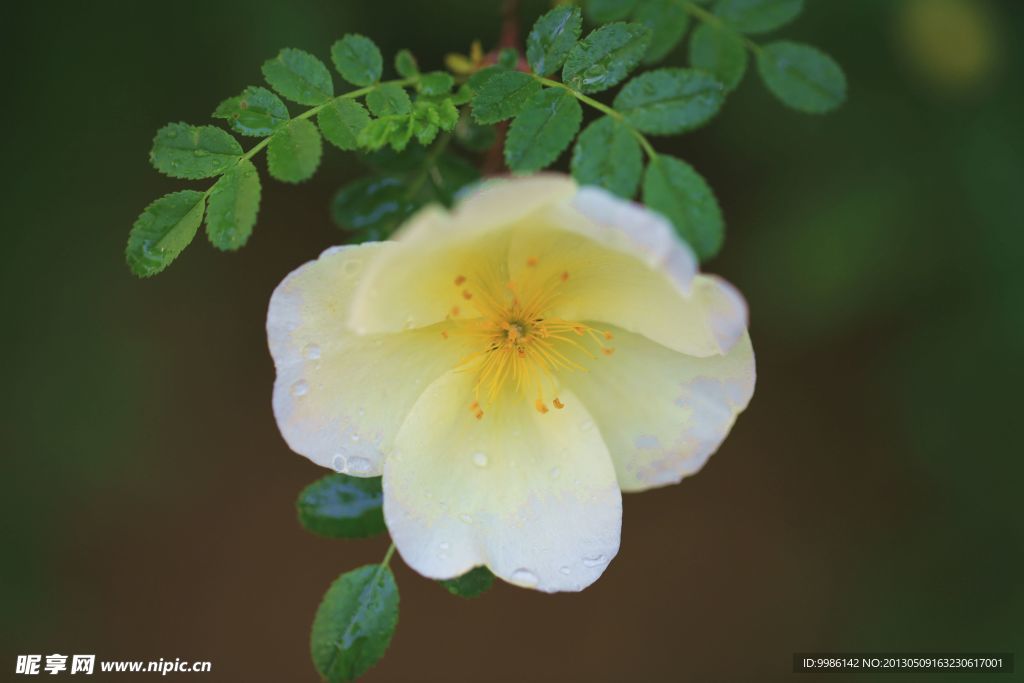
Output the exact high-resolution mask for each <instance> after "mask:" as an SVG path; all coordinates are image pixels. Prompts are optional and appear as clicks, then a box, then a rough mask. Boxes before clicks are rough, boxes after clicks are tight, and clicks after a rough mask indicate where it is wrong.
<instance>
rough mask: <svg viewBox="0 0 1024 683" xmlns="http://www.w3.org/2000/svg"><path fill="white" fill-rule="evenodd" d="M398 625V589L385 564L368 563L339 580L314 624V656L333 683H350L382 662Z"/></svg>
mask: <svg viewBox="0 0 1024 683" xmlns="http://www.w3.org/2000/svg"><path fill="white" fill-rule="evenodd" d="M397 624H398V586H397V585H396V584H395V577H394V574H392V573H391V569H390V568H389V567H387V566H385V565H378V564H368V565H366V566H363V567H359V568H358V569H353V570H352V571H350V572H346V573H344V574H342V575H341V576H339V577H338V578H337V579H336V580H335V581H334V583H332V584H331V587H330V588H328V589H327V593H326V594H325V595H324V599H323V601H322V602H321V603H320V606H319V607H318V608H317V610H316V617H314V619H313V632H312V634H311V636H310V654H311V655H312V657H313V665H314V666H316V670H317V671H319V672H320V675H321V676H323V677H324V678H325V679H326V680H327V681H329V682H330V683H337V682H338V681H351V680H354V679H356V678H358V677H359V676H362V675H363V674H364V673H366V671H367V670H368V669H369V668H370V667H371V666H373V665H374V664H376V663H377V661H378V660H380V658H381V657H383V656H384V652H386V651H387V649H388V646H389V645H390V644H391V637H392V636H393V635H394V633H395V626H396V625H397Z"/></svg>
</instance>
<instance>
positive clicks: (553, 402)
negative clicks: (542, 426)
mask: <svg viewBox="0 0 1024 683" xmlns="http://www.w3.org/2000/svg"><path fill="white" fill-rule="evenodd" d="M551 403H552V404H554V406H555V407H556V408H558V409H559V410H561V409H562V408H564V407H565V404H564V403H562V401H561V400H559V399H558V398H556V399H555V400H554V401H552V402H551Z"/></svg>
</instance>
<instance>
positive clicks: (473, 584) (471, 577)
mask: <svg viewBox="0 0 1024 683" xmlns="http://www.w3.org/2000/svg"><path fill="white" fill-rule="evenodd" d="M438 583H440V584H441V585H442V586H444V587H445V588H446V589H447V590H448V592H449V593H451V594H452V595H458V596H459V597H460V598H475V597H479V596H481V595H483V594H484V593H486V592H487V591H488V590H490V588H491V586H493V585H494V574H492V573H491V570H490V569H488V568H487V567H476V568H474V569H470V570H469V571H468V572H466V573H465V574H463V575H462V576H457V577H455V578H454V579H445V580H444V581H438Z"/></svg>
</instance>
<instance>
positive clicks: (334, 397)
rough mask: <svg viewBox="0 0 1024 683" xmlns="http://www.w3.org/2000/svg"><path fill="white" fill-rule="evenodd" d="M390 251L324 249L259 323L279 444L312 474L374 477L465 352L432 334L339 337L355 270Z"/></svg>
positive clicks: (344, 333)
mask: <svg viewBox="0 0 1024 683" xmlns="http://www.w3.org/2000/svg"><path fill="white" fill-rule="evenodd" d="M391 246H392V245H391V244H388V243H381V244H364V245H360V246H349V247H336V248H333V249H328V250H327V251H325V252H324V253H323V254H322V255H321V256H320V258H319V259H318V260H316V261H311V262H309V263H306V264H305V265H303V266H301V267H300V268H298V269H297V270H295V271H294V272H292V273H291V274H290V275H289V276H288V277H287V278H285V279H284V281H283V282H282V283H281V284H280V285H279V286H278V287H277V289H276V290H275V291H274V294H273V296H272V297H271V299H270V310H269V312H268V313H267V337H268V340H269V344H270V353H271V355H272V356H273V358H274V364H275V366H276V368H277V379H276V380H275V382H274V416H275V417H276V418H277V424H278V427H280V429H281V434H282V435H283V436H284V438H285V441H287V442H288V446H289V447H290V448H291V449H292V450H294V451H295V452H297V453H301V454H302V455H304V456H306V457H307V458H309V459H310V460H312V461H313V462H315V463H317V464H318V465H323V466H324V467H331V468H333V469H335V470H337V471H339V472H346V473H348V474H352V475H356V476H365V477H369V476H377V475H379V474H380V473H381V460H382V454H383V453H386V452H387V451H388V450H389V449H390V448H391V444H392V442H393V439H394V435H395V434H396V433H397V432H398V428H399V426H400V425H401V423H402V420H403V419H405V415H406V414H407V413H408V411H409V409H410V408H411V407H412V405H413V404H414V403H415V402H416V399H417V398H418V397H419V395H420V394H421V393H423V390H424V389H425V388H426V387H427V386H428V385H429V384H430V383H431V382H432V381H433V380H434V379H436V378H437V377H439V376H440V375H441V374H443V373H444V372H445V371H447V370H450V369H451V368H452V367H454V366H455V365H457V364H458V362H459V359H460V358H462V357H463V356H464V355H465V353H466V352H467V349H466V347H465V346H464V345H462V342H460V341H459V340H446V339H444V338H443V337H442V336H441V332H440V331H439V330H438V329H436V328H429V327H428V328H423V329H420V330H412V331H407V332H402V333H397V334H387V335H374V336H366V337H360V336H357V335H354V334H353V333H352V332H351V331H350V330H349V329H348V327H347V326H346V321H347V319H348V309H349V304H350V301H351V298H352V293H353V291H354V290H355V287H356V285H357V283H358V281H359V278H360V275H361V273H362V272H363V269H364V268H365V267H366V266H367V264H369V263H370V262H372V260H373V259H375V258H377V257H379V256H380V254H382V253H385V252H386V251H387V250H388V249H389V248H390V247H391Z"/></svg>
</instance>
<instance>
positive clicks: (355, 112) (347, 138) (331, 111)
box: [316, 98, 370, 150]
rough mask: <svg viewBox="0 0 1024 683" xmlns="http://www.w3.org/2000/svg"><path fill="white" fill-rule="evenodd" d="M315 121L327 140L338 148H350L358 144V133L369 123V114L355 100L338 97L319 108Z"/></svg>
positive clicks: (354, 147)
mask: <svg viewBox="0 0 1024 683" xmlns="http://www.w3.org/2000/svg"><path fill="white" fill-rule="evenodd" d="M316 122H317V123H318V124H319V125H320V132H321V133H323V134H324V137H325V138H327V141H328V142H330V143H331V144H332V145H334V146H336V147H338V148H339V149H344V150H351V149H356V148H357V147H358V146H359V134H360V133H361V132H362V130H363V128H365V127H366V125H367V124H368V123H370V115H369V114H368V113H366V109H364V108H363V105H361V104H359V103H358V102H356V101H355V100H353V99H347V98H339V99H336V100H334V101H332V102H330V103H328V104H327V105H326V106H325V107H324V108H323V109H321V110H320V113H319V114H317V116H316Z"/></svg>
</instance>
